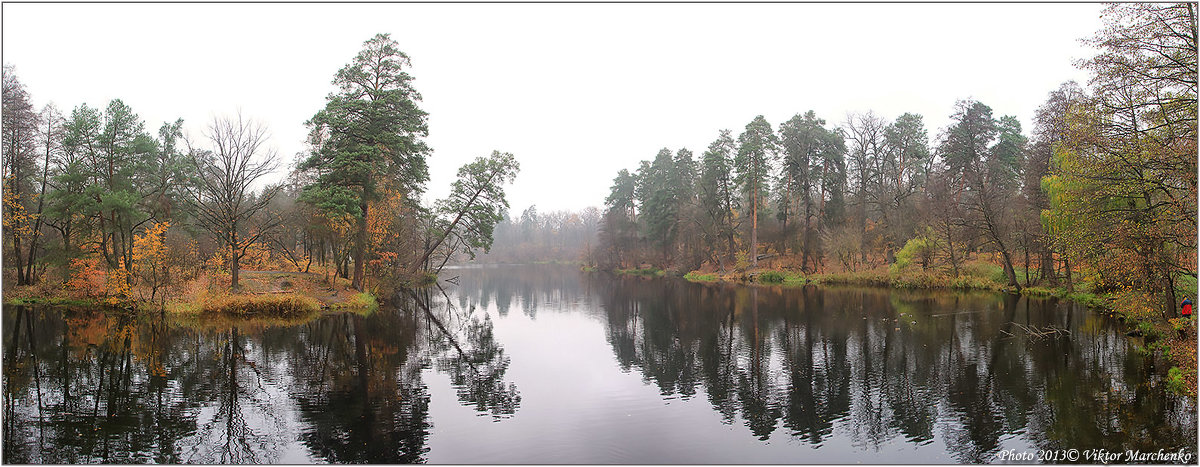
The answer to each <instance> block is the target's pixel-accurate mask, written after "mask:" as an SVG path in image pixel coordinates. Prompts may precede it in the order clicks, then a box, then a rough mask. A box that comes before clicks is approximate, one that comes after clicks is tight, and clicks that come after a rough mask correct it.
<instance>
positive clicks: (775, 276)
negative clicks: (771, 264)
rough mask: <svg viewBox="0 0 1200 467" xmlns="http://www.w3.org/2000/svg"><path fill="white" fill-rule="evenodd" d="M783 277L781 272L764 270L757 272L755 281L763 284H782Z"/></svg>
mask: <svg viewBox="0 0 1200 467" xmlns="http://www.w3.org/2000/svg"><path fill="white" fill-rule="evenodd" d="M784 279H785V278H784V276H783V273H782V272H779V271H766V272H763V273H761V274H759V275H758V277H757V278H755V281H756V282H762V283H764V284H782V283H783V281H784Z"/></svg>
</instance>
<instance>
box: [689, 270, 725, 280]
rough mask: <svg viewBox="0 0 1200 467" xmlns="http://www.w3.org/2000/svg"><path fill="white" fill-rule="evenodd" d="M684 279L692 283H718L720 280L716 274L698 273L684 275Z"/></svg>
mask: <svg viewBox="0 0 1200 467" xmlns="http://www.w3.org/2000/svg"><path fill="white" fill-rule="evenodd" d="M683 278H684V279H687V280H689V281H692V282H716V281H717V280H719V279H718V278H717V275H716V274H701V273H699V272H697V271H692V272H689V273H687V274H684V275H683Z"/></svg>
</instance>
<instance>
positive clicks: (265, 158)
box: [188, 114, 282, 291]
mask: <svg viewBox="0 0 1200 467" xmlns="http://www.w3.org/2000/svg"><path fill="white" fill-rule="evenodd" d="M204 136H205V138H206V139H207V140H208V145H209V147H210V148H211V149H200V148H194V147H193V148H189V151H188V155H189V157H190V158H191V161H192V167H193V168H194V169H195V173H196V185H195V186H194V187H193V189H192V190H191V193H190V195H191V199H192V202H193V203H194V204H195V207H196V213H197V216H198V220H199V221H200V225H201V226H203V227H204V229H205V230H207V231H208V232H209V233H211V234H212V235H213V236H215V237H216V238H217V240H218V242H219V243H220V244H221V245H222V248H224V249H225V251H227V252H228V253H229V257H228V258H229V272H230V282H229V288H230V289H231V290H234V291H236V290H237V289H238V271H239V270H240V261H241V259H242V257H243V256H245V254H246V251H247V249H248V248H250V247H251V246H252V245H254V243H255V242H257V241H258V240H259V239H260V238H262V237H263V235H266V234H267V233H268V232H269V231H270V230H271V228H273V227H274V226H275V225H276V224H277V223H278V222H279V218H278V217H269V218H267V219H263V218H261V217H259V216H258V214H259V213H260V212H261V211H263V209H265V208H266V207H267V206H268V205H270V203H271V200H272V199H273V198H274V197H275V195H276V194H277V193H278V192H279V191H280V190H281V189H282V186H280V185H273V186H268V187H266V188H264V189H262V190H261V191H260V192H258V193H255V192H254V186H253V185H254V184H255V183H256V182H258V180H259V179H261V178H262V177H263V176H266V175H267V174H270V173H271V172H273V171H274V170H275V169H276V167H278V160H277V156H276V153H275V151H274V150H272V149H268V148H267V147H266V144H267V139H268V134H267V130H266V128H264V127H263V126H262V125H260V124H258V123H255V122H253V121H249V120H246V119H244V118H243V117H242V116H241V114H238V116H237V117H235V118H215V119H213V121H212V123H210V124H209V126H208V129H207V131H206V132H205V134H204Z"/></svg>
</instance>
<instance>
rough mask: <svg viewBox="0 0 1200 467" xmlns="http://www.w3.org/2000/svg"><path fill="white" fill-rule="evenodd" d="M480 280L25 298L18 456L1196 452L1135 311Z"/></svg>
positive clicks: (229, 459) (929, 297)
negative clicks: (304, 294) (40, 304)
mask: <svg viewBox="0 0 1200 467" xmlns="http://www.w3.org/2000/svg"><path fill="white" fill-rule="evenodd" d="M456 275H457V276H460V277H459V281H458V282H459V284H460V285H457V286H455V285H445V286H446V290H445V293H444V294H443V292H442V291H439V290H437V289H434V290H432V291H428V292H425V293H421V294H416V295H412V296H407V297H404V298H403V300H398V302H399V303H398V304H396V305H394V306H390V307H385V308H384V309H382V310H380V311H379V312H377V313H375V314H373V315H371V316H369V317H362V316H357V315H352V314H336V315H326V316H323V317H320V318H318V319H315V320H312V321H309V322H305V323H274V324H268V323H246V322H241V323H237V322H228V321H210V322H204V323H194V322H193V323H189V322H178V321H174V320H172V319H171V318H170V317H163V316H143V317H136V318H134V317H122V316H116V315H112V316H109V315H105V314H103V313H99V312H96V311H89V310H70V311H64V310H61V309H49V308H32V307H5V308H4V316H3V349H2V352H3V368H4V380H3V381H4V410H3V441H4V447H3V461H4V462H6V463H31V462H32V463H94V462H118V463H141V462H160V463H162V462H166V463H266V462H277V463H309V462H319V463H327V462H339V463H367V462H379V463H406V462H431V463H693V464H695V463H701V464H702V463H855V462H867V463H906V462H921V463H952V462H972V463H974V462H998V461H999V458H998V454H999V453H1001V452H1005V451H1007V450H1010V449H1013V450H1015V452H1031V453H1036V452H1037V451H1038V450H1058V449H1064V450H1065V449H1079V450H1081V452H1082V451H1083V450H1088V449H1106V450H1107V451H1110V452H1124V451H1126V450H1130V449H1134V450H1141V451H1143V452H1151V451H1157V450H1159V449H1163V450H1165V451H1178V450H1179V449H1184V450H1185V452H1187V453H1190V454H1193V457H1192V462H1193V463H1194V462H1195V457H1194V454H1195V452H1196V442H1197V439H1196V421H1197V419H1196V406H1195V403H1194V401H1193V400H1191V399H1188V398H1184V397H1177V396H1171V395H1168V394H1166V392H1165V390H1164V382H1163V380H1162V377H1161V376H1160V375H1161V373H1164V371H1163V369H1161V368H1154V366H1153V365H1154V363H1153V362H1152V361H1150V360H1149V359H1147V358H1145V357H1143V356H1142V354H1140V353H1139V352H1138V351H1136V350H1135V345H1136V344H1137V343H1136V342H1134V341H1132V340H1130V339H1129V338H1126V337H1125V336H1124V332H1123V331H1122V329H1121V327H1120V325H1119V323H1117V322H1115V321H1113V320H1111V319H1109V318H1106V317H1104V316H1101V315H1099V314H1096V313H1094V312H1089V311H1087V310H1085V309H1082V308H1079V307H1076V306H1072V305H1068V304H1065V303H1057V302H1055V301H1052V300H1031V299H1027V298H1019V297H1014V296H1008V295H1002V294H953V293H944V292H937V293H929V292H920V293H912V292H896V291H886V290H878V289H856V288H844V289H843V288H835V289H816V288H808V289H789V290H779V289H772V288H761V289H760V288H747V287H734V286H720V285H700V284H692V283H687V282H684V281H681V280H674V279H641V278H625V277H612V276H609V275H605V274H596V273H593V274H588V273H580V272H578V271H575V270H573V269H571V268H567V267H553V266H506V267H497V268H478V269H455V270H448V271H444V272H443V277H450V276H456ZM1018 324H1020V325H1025V326H1030V325H1033V326H1037V327H1039V328H1045V327H1047V326H1054V327H1056V328H1063V329H1067V330H1069V331H1070V334H1069V335H1068V334H1065V333H1064V334H1060V335H1057V336H1052V337H1046V338H1040V339H1038V338H1033V337H1030V336H1029V335H1028V334H1026V333H1024V332H1023V331H1022V330H1021V327H1020V326H1018ZM1080 460H1081V461H1083V460H1086V459H1082V458H1081V459H1080ZM1092 463H1094V462H1092Z"/></svg>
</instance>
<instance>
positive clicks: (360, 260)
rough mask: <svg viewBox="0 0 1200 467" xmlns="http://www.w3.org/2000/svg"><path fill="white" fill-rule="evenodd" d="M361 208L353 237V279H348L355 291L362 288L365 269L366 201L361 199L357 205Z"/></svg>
mask: <svg viewBox="0 0 1200 467" xmlns="http://www.w3.org/2000/svg"><path fill="white" fill-rule="evenodd" d="M359 207H360V208H361V209H362V217H360V218H359V219H358V229H357V230H358V232H357V234H356V237H357V238H355V239H354V279H352V280H351V281H350V287H351V288H353V289H354V290H357V291H360V292H361V291H362V290H363V272H364V270H365V269H366V263H365V262H364V260H365V256H366V253H367V202H366V200H363V201H362V203H361V204H360V205H359Z"/></svg>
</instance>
